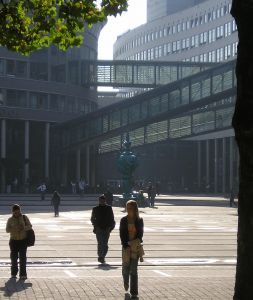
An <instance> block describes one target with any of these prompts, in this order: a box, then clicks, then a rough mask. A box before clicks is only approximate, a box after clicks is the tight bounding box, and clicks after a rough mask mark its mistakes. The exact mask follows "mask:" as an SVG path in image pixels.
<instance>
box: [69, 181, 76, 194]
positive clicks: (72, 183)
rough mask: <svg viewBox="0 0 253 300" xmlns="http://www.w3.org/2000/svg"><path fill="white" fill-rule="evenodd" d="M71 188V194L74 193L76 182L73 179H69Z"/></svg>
mask: <svg viewBox="0 0 253 300" xmlns="http://www.w3.org/2000/svg"><path fill="white" fill-rule="evenodd" d="M70 184H71V189H72V194H76V182H75V181H74V180H71V182H70Z"/></svg>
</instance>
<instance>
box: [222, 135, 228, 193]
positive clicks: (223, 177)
mask: <svg viewBox="0 0 253 300" xmlns="http://www.w3.org/2000/svg"><path fill="white" fill-rule="evenodd" d="M226 173H227V172H226V138H223V139H222V193H223V195H224V194H225V192H226V181H227V176H226Z"/></svg>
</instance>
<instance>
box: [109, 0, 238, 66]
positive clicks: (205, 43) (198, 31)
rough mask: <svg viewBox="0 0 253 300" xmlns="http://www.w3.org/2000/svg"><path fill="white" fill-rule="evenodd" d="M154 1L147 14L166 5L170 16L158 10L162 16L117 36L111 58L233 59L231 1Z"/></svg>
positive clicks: (201, 60)
mask: <svg viewBox="0 0 253 300" xmlns="http://www.w3.org/2000/svg"><path fill="white" fill-rule="evenodd" d="M156 2H157V1H156V0H150V1H148V13H149V11H150V14H151V13H154V14H155V11H156V8H157V10H158V9H159V7H160V6H159V5H161V6H162V5H164V6H165V5H168V7H170V8H171V9H172V11H171V12H173V13H172V14H171V12H170V11H169V10H168V9H165V10H164V8H161V11H165V12H167V13H166V16H161V17H159V18H151V20H152V21H151V20H150V21H149V22H147V23H146V24H144V25H142V26H139V27H137V28H135V29H133V30H130V31H128V32H126V33H125V34H123V35H121V36H119V37H118V39H117V41H116V43H115V44H114V59H119V60H121V59H123V60H125V59H129V60H169V61H195V62H198V61H199V62H222V61H226V60H228V59H231V58H233V57H235V56H236V52H237V40H238V37H237V28H236V24H235V21H234V20H233V18H232V16H231V15H230V9H231V0H206V1H193V0H187V1H180V0H179V1H158V2H159V3H160V4H159V5H158V4H156ZM162 3H163V4H162ZM189 4H191V5H189ZM153 6H154V7H153ZM179 9H180V11H177V10H179ZM159 15H161V14H160V13H159V12H158V13H157V16H159Z"/></svg>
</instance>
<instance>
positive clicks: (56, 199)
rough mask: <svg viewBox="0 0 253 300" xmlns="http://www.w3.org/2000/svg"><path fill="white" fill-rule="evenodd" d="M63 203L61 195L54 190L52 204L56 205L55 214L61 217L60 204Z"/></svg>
mask: <svg viewBox="0 0 253 300" xmlns="http://www.w3.org/2000/svg"><path fill="white" fill-rule="evenodd" d="M60 203H61V196H60V195H59V193H58V192H57V191H54V193H53V197H52V199H51V204H52V205H53V206H54V216H55V217H59V205H60Z"/></svg>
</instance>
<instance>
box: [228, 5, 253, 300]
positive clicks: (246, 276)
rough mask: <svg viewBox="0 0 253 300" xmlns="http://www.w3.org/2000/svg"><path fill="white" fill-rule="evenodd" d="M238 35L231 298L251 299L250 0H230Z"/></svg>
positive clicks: (252, 44) (252, 129)
mask: <svg viewBox="0 0 253 300" xmlns="http://www.w3.org/2000/svg"><path fill="white" fill-rule="evenodd" d="M231 13H232V15H233V16H234V18H235V20H236V24H237V27H238V35H239V44H238V57H237V66H236V76H237V99H236V105H235V112H234V116H233V121H232V124H233V127H234V130H235V137H236V141H237V144H238V148H239V153H240V182H239V195H238V197H239V200H238V236H237V239H238V241H237V243H238V245H237V266H236V283H235V293H234V300H248V299H249V300H250V299H253V1H252V0H233V3H232V10H231Z"/></svg>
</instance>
